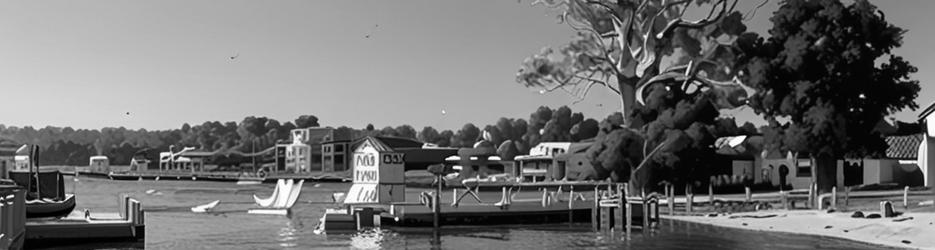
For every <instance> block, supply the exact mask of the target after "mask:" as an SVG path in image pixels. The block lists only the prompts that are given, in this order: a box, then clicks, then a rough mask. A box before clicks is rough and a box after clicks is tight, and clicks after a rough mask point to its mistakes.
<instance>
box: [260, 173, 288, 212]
mask: <svg viewBox="0 0 935 250" xmlns="http://www.w3.org/2000/svg"><path fill="white" fill-rule="evenodd" d="M285 185H286V180H283V179H279V181H277V182H276V188H274V189H273V194H272V195H270V196H269V197H267V198H260V197H259V196H256V195H255V194H254V195H253V201H255V202H256V204H257V205H258V206H260V207H269V206H272V205H273V203H274V202H276V200H277V199H278V198H279V196H280V194H279V193H280V190H284V189H283V188H284V187H285Z"/></svg>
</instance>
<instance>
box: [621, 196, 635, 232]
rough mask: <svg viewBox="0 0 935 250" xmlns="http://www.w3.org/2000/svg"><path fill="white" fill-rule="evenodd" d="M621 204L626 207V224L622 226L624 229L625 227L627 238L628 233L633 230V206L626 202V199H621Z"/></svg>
mask: <svg viewBox="0 0 935 250" xmlns="http://www.w3.org/2000/svg"><path fill="white" fill-rule="evenodd" d="M623 202H624V204H623V205H624V206H625V207H626V208H625V209H626V216H627V220H626V222H627V224H626V225H624V227H626V229H627V236H629V235H630V232H631V231H632V230H633V205H632V204H630V203H629V202H627V200H626V198H624V199H623Z"/></svg>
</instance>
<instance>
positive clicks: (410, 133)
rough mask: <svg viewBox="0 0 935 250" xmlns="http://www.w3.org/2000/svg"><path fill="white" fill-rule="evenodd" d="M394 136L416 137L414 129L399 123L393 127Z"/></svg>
mask: <svg viewBox="0 0 935 250" xmlns="http://www.w3.org/2000/svg"><path fill="white" fill-rule="evenodd" d="M394 130H396V136H398V137H403V138H410V139H416V129H415V128H413V127H412V126H409V125H399V126H396V128H394Z"/></svg>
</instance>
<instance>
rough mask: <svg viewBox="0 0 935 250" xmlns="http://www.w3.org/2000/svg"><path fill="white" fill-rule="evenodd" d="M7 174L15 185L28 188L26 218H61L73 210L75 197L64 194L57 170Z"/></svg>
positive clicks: (61, 179)
mask: <svg viewBox="0 0 935 250" xmlns="http://www.w3.org/2000/svg"><path fill="white" fill-rule="evenodd" d="M9 174H10V178H11V179H13V181H14V182H16V184H17V185H21V186H24V187H29V189H28V190H29V192H28V194H27V195H26V217H27V218H38V217H62V216H66V215H68V214H69V213H71V211H72V210H74V209H75V195H74V194H66V193H65V185H64V184H65V183H64V179H65V178H63V175H62V173H60V172H59V171H58V170H42V171H37V172H33V173H29V172H23V171H10V173H9ZM31 176H32V177H31ZM30 179H33V180H30Z"/></svg>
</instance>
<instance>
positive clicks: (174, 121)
mask: <svg viewBox="0 0 935 250" xmlns="http://www.w3.org/2000/svg"><path fill="white" fill-rule="evenodd" d="M760 2H761V1H759V0H757V1H752V0H742V3H741V5H740V9H741V10H749V9H751V8H752V7H753V6H755V5H756V4H759V3H760ZM873 2H874V3H875V4H877V5H878V6H879V7H880V9H881V10H882V11H884V12H885V13H886V14H887V15H886V17H887V18H888V20H889V21H890V22H892V23H894V24H896V25H898V26H901V27H903V28H907V29H909V33H908V34H906V37H905V44H904V46H903V48H901V49H899V50H896V54H898V55H902V56H904V57H906V58H907V59H908V60H909V61H910V62H911V63H912V64H914V65H915V66H917V67H918V68H919V71H920V72H919V73H917V74H915V75H914V77H915V78H916V79H918V80H921V85H922V86H923V87H922V92H921V93H920V97H919V99H917V102H918V103H919V104H920V105H921V106H923V107H924V105H927V104H929V103H931V102H932V101H935V90H933V89H932V88H931V87H929V83H930V82H933V81H935V72H933V71H932V70H933V69H935V59H933V58H932V55H935V54H933V53H932V52H933V47H932V46H931V45H930V44H931V43H932V41H935V32H933V31H932V29H931V27H930V25H929V24H928V23H929V21H930V20H928V19H927V18H926V16H929V15H930V14H931V13H932V11H935V1H925V0H913V1H909V0H906V1H873ZM529 3H530V2H529V1H523V2H517V1H505V0H484V1H454V0H451V1H448V0H446V1H430V0H423V1H408V0H407V1H338V0H329V1H240V0H237V1H234V0H227V1H201V0H177V1H125V0H120V1H109V0H108V1H72V0H63V1H3V2H2V3H0V96H2V97H0V106H2V107H4V108H2V109H0V123H2V124H5V125H13V126H26V125H29V126H35V127H43V126H46V125H53V126H71V127H74V128H101V127H119V126H123V127H127V128H131V129H137V128H146V129H169V128H178V127H180V126H181V125H182V124H183V123H186V122H188V123H191V124H200V123H202V122H204V121H209V120H210V121H215V120H219V121H240V120H241V119H242V118H243V117H244V116H249V115H256V116H267V117H271V118H274V119H277V120H279V121H281V122H285V121H289V120H292V119H294V118H295V117H297V116H299V115H302V114H312V115H316V116H318V117H319V118H320V119H321V123H322V125H325V126H340V125H348V126H352V127H356V128H362V127H364V126H365V125H366V124H368V123H373V124H374V125H375V126H377V127H383V126H387V125H392V126H396V125H400V124H410V125H413V126H414V127H416V128H417V129H419V128H421V127H422V126H433V127H437V128H446V129H452V128H457V127H460V126H461V125H462V124H464V123H466V122H473V123H475V124H478V125H482V124H491V123H494V122H495V121H496V119H497V118H499V117H511V118H528V117H529V113H531V112H533V111H534V110H535V109H536V107H538V106H541V105H547V106H550V107H553V108H555V107H558V106H561V105H570V106H571V108H572V110H574V111H576V112H577V111H582V112H584V113H585V115H586V116H588V117H594V118H597V119H601V118H603V117H605V116H606V115H607V114H609V113H611V112H613V111H616V110H618V109H619V100H618V99H617V97H615V96H613V95H611V94H608V93H607V92H606V91H602V90H601V89H594V90H593V91H592V92H591V95H590V96H589V99H588V100H586V101H584V102H581V103H578V104H575V105H571V102H572V98H570V97H568V96H567V95H565V94H562V93H549V94H545V95H541V94H539V93H538V92H537V91H536V90H533V89H527V88H524V87H523V86H521V85H520V84H517V83H516V82H515V81H514V77H515V73H516V70H517V69H518V67H519V65H520V63H521V62H522V61H523V59H525V58H526V57H527V56H529V55H531V54H533V53H536V52H537V51H539V50H540V49H541V48H542V47H544V46H559V45H562V44H564V43H565V42H567V41H568V40H569V39H570V38H571V36H572V34H573V31H572V30H571V29H570V28H568V27H567V26H566V25H564V24H559V23H557V19H556V17H555V16H556V14H558V13H557V12H554V11H548V10H546V9H545V8H544V7H542V6H535V7H532V6H530V5H529ZM777 3H778V1H775V0H773V1H770V3H769V4H767V6H765V7H764V8H763V9H761V10H760V11H759V12H758V13H757V15H756V16H755V17H754V18H753V19H752V20H750V21H749V23H750V24H749V25H750V26H751V27H750V28H751V29H752V30H755V31H760V32H762V31H765V30H766V29H768V28H769V26H770V25H771V24H770V23H769V21H768V18H769V16H770V14H771V12H772V11H773V10H774V9H775V8H776V5H777ZM368 35H369V37H367V36H368ZM232 56H237V58H236V59H234V60H231V59H230V57H232ZM442 110H445V111H446V114H444V115H443V114H442ZM127 112H129V115H128V114H127ZM915 113H916V112H904V113H901V114H899V115H898V116H897V118H899V119H901V120H912V119H914V117H915ZM736 116H737V117H738V119H740V120H746V119H749V118H751V117H752V115H751V112H749V111H741V112H738V113H736Z"/></svg>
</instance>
